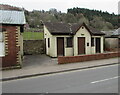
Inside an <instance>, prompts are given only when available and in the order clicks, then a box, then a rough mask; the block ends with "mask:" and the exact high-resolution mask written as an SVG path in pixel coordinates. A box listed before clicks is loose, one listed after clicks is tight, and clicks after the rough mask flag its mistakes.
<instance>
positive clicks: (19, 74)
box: [2, 58, 118, 81]
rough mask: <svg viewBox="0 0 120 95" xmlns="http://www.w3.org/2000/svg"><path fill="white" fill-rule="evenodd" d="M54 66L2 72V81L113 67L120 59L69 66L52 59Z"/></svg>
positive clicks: (36, 66) (70, 64)
mask: <svg viewBox="0 0 120 95" xmlns="http://www.w3.org/2000/svg"><path fill="white" fill-rule="evenodd" d="M51 60H52V61H53V63H54V64H51V65H35V66H34V67H27V68H26V67H23V68H22V69H14V70H6V71H2V80H3V81H5V80H13V79H20V78H26V77H32V76H38V75H45V74H52V73H60V72H65V71H72V70H78V69H85V68H92V67H99V66H105V65H113V64H116V63H118V58H110V59H103V60H94V61H86V62H79V63H69V64H61V65H58V64H57V63H56V64H55V62H57V58H53V59H51Z"/></svg>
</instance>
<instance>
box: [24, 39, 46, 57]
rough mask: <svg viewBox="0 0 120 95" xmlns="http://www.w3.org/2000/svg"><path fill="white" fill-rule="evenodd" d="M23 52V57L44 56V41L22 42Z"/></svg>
mask: <svg viewBox="0 0 120 95" xmlns="http://www.w3.org/2000/svg"><path fill="white" fill-rule="evenodd" d="M23 51H24V54H25V55H29V54H44V40H24V41H23Z"/></svg>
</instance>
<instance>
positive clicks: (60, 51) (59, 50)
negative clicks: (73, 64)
mask: <svg viewBox="0 0 120 95" xmlns="http://www.w3.org/2000/svg"><path fill="white" fill-rule="evenodd" d="M57 55H58V56H64V38H63V37H58V38H57Z"/></svg>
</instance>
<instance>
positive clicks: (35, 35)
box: [23, 32, 43, 40]
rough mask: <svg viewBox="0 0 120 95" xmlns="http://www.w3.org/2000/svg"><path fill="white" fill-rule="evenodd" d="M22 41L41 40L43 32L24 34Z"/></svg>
mask: <svg viewBox="0 0 120 95" xmlns="http://www.w3.org/2000/svg"><path fill="white" fill-rule="evenodd" d="M23 39H24V40H42V39H43V32H24V33H23Z"/></svg>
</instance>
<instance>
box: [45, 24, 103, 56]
mask: <svg viewBox="0 0 120 95" xmlns="http://www.w3.org/2000/svg"><path fill="white" fill-rule="evenodd" d="M57 37H64V49H65V50H64V55H65V56H77V55H78V37H85V54H95V53H96V52H95V46H93V47H91V35H90V33H89V32H88V30H87V29H86V28H85V27H84V28H83V29H82V28H80V29H79V30H78V32H77V33H76V34H75V35H74V37H73V47H72V48H67V47H66V44H67V42H66V37H71V36H69V35H51V33H50V32H49V31H48V29H47V28H46V27H45V26H44V38H46V54H47V55H49V56H51V57H57ZM93 37H94V38H96V37H99V38H101V53H102V52H103V37H101V36H93ZM48 38H50V48H48ZM94 42H95V39H94ZM87 43H89V46H87Z"/></svg>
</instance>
